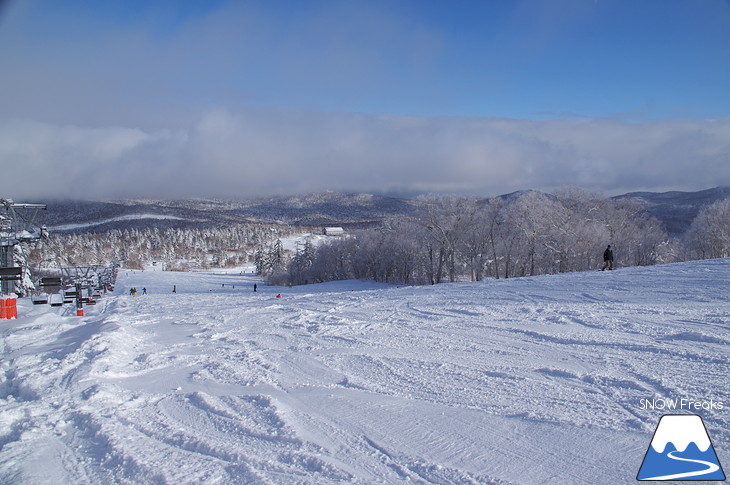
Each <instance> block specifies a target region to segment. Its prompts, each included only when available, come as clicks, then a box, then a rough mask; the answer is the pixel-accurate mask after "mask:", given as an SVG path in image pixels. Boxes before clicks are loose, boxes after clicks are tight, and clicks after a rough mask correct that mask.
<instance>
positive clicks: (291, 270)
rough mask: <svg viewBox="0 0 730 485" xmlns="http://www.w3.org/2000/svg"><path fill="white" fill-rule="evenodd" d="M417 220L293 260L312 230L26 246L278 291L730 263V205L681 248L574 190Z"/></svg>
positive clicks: (430, 212) (251, 227)
mask: <svg viewBox="0 0 730 485" xmlns="http://www.w3.org/2000/svg"><path fill="white" fill-rule="evenodd" d="M416 204H417V207H418V210H417V212H416V214H415V215H413V216H408V217H406V216H403V217H396V218H391V219H388V220H386V221H384V222H383V223H382V224H380V225H379V226H377V227H372V228H369V229H363V230H359V231H350V232H349V234H348V236H347V237H340V238H330V240H329V242H328V243H326V244H321V245H318V246H315V244H313V243H312V241H309V240H308V241H305V242H303V243H302V244H299V245H298V248H297V249H296V250H295V251H287V250H285V248H284V244H283V243H282V239H286V238H291V237H294V236H295V235H297V234H301V233H303V232H307V231H311V228H302V227H296V226H289V225H284V224H265V223H259V224H234V225H227V226H219V227H209V228H187V229H168V230H159V229H144V230H138V229H130V230H116V229H115V230H111V231H108V232H106V233H101V234H68V235H63V234H53V235H52V236H51V237H50V238H48V239H44V240H41V241H38V242H35V243H33V245H32V246H28V247H24V258H26V259H27V262H28V266H30V267H31V268H41V267H59V266H84V265H102V266H108V265H109V264H111V263H112V262H114V261H121V262H123V263H124V266H125V267H127V268H130V269H142V268H144V267H145V266H146V265H148V264H149V263H150V262H152V261H157V262H159V266H158V267H160V269H166V270H176V271H188V270H194V269H208V268H213V267H219V268H226V267H235V266H241V265H245V264H251V263H253V264H255V265H256V268H257V271H258V272H259V274H261V275H262V276H263V277H264V278H265V279H266V281H267V282H268V283H271V284H284V285H288V284H306V283H316V282H324V281H332V280H342V279H369V280H374V281H379V282H387V283H393V284H405V285H425V284H436V283H441V282H449V281H463V280H467V281H479V280H482V279H484V278H512V277H518V276H529V275H538V274H546V273H561V272H570V271H585V270H591V269H597V268H598V267H599V266H600V265H601V263H602V254H603V250H604V249H605V247H606V246H607V245H608V244H611V246H612V247H613V248H614V255H615V258H616V262H617V265H618V266H634V265H651V264H657V263H668V262H676V261H683V260H689V259H704V258H723V257H730V199H728V200H725V201H721V202H718V203H716V204H714V205H712V206H709V207H707V208H705V209H704V210H703V211H702V212H701V213H700V214H699V215H698V216H697V217H696V219H695V220H694V222H693V224H692V225H691V227H690V228H689V230H688V231H687V232H686V233H685V234H684V236H683V237H682V238H681V239H672V240H670V239H669V238H668V237H667V235H666V233H665V231H664V230H663V229H662V226H661V224H660V223H659V221H657V220H656V219H654V218H651V217H649V216H648V215H647V213H646V212H645V210H644V209H643V208H642V207H641V206H640V205H639V204H637V203H635V202H632V201H629V200H625V199H610V198H606V197H602V196H600V195H597V194H592V193H590V192H586V191H582V190H579V189H575V188H565V189H561V190H558V191H556V192H554V193H553V194H544V193H541V192H536V191H529V192H525V193H522V194H520V195H518V196H514V197H511V198H510V197H507V198H505V197H495V198H491V199H479V198H471V197H456V196H446V195H431V196H424V197H421V198H419V199H418V200H417V201H416Z"/></svg>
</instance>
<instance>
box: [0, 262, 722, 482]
mask: <svg viewBox="0 0 730 485" xmlns="http://www.w3.org/2000/svg"><path fill="white" fill-rule="evenodd" d="M683 268H684V267H683ZM702 268H706V269H707V271H705V270H704V269H698V270H694V271H692V270H686V272H685V273H684V274H683V276H684V277H686V279H685V280H683V281H674V280H671V279H669V278H668V275H669V274H670V273H669V270H668V269H664V268H663V267H655V268H653V271H654V272H653V273H652V272H649V271H648V270H645V269H641V268H639V269H636V270H633V271H634V272H635V273H636V274H634V273H629V272H628V271H621V272H616V274H611V275H610V278H611V279H610V280H609V279H607V278H604V276H606V275H605V274H602V273H598V275H596V273H595V272H591V273H590V274H572V275H557V276H544V277H537V278H525V279H521V280H509V281H504V280H500V281H490V282H483V283H479V284H462V283H458V284H449V285H438V286H436V287H418V288H394V287H385V286H378V287H367V285H362V284H360V283H357V282H350V283H347V282H345V283H340V284H339V286H337V285H322V286H318V285H314V286H311V287H301V288H289V289H276V288H266V287H260V288H259V291H258V292H257V293H253V292H251V291H245V290H239V289H234V288H233V284H232V283H233V282H235V284H236V288H246V289H248V288H249V287H252V281H253V280H250V279H246V278H245V277H244V278H242V280H241V281H238V280H235V281H234V277H232V276H227V277H226V280H225V283H226V285H228V286H224V287H222V288H219V287H221V285H220V284H218V283H217V282H216V281H217V280H216V276H215V275H196V274H174V275H171V274H167V273H157V274H154V273H147V272H145V273H140V272H131V273H129V275H127V276H125V278H126V279H124V278H122V279H121V281H120V282H119V286H120V287H124V286H130V287H131V286H136V287H146V288H148V289H149V290H150V292H149V293H150V294H148V295H145V296H138V297H131V296H127V295H118V296H110V297H106V298H103V299H102V300H101V302H100V304H99V305H97V307H96V308H93V309H89V310H88V316H87V317H85V318H83V319H75V317H68V316H64V315H62V314H61V315H57V314H53V313H42V312H41V311H40V309H35V308H32V307H29V309H28V312H29V313H30V316H28V317H26V318H22V319H19V320H17V321H15V322H12V323H9V324H8V325H7V326H5V327H4V329H3V334H2V335H3V339H2V347H1V349H2V352H3V357H4V358H3V362H2V367H1V368H0V371H1V372H0V407H2V413H0V470H2V471H0V481H2V482H4V483H28V482H34V483H44V482H45V483H50V482H65V483H100V482H104V483H156V484H163V483H292V482H295V483H303V484H322V483H342V482H347V483H393V482H399V481H411V482H414V483H457V484H468V483H479V484H491V485H506V484H507V485H509V484H514V483H528V484H529V483H595V481H596V477H600V478H603V479H606V480H608V481H613V482H621V481H622V480H623V478H625V477H624V472H625V470H627V469H629V470H630V469H632V467H635V466H638V462H639V461H640V458H641V454H642V453H643V450H642V447H645V446H646V444H645V442H644V441H645V439H646V435H647V433H650V430H651V429H650V428H651V427H652V426H653V424H654V423H655V421H656V418H657V415H656V411H651V410H646V409H641V407H640V406H639V400H640V399H642V398H651V397H685V396H687V397H697V398H704V397H710V396H711V397H713V398H714V399H715V400H720V401H724V402H726V403H728V402H730V394H728V393H729V392H730V390H728V387H727V385H726V384H727V377H726V370H727V367H728V365H729V364H730V355H729V354H728V351H727V343H728V342H730V329H729V328H728V326H727V322H728V316H730V307H729V306H728V305H730V301H729V300H728V297H727V294H728V293H729V292H728V291H727V290H728V284H727V283H726V281H727V280H728V279H729V278H727V270H726V269H724V267H723V266H717V265H715V264H712V263H705V266H703V267H702ZM717 274H720V276H717ZM172 278H174V280H173V279H172ZM667 281H672V284H671V285H667V284H666V282H667ZM173 282H174V284H176V285H177V288H178V293H177V294H171V293H169V288H171V287H172V283H173ZM606 282H608V284H606ZM723 282H724V283H723ZM229 283H231V284H229ZM708 284H710V286H708ZM347 285H350V286H352V287H353V288H352V289H354V290H356V291H351V288H348V286H347ZM723 285H724V286H723ZM632 287H637V288H638V290H637V291H633V289H632ZM698 288H699V289H698ZM279 292H281V293H282V295H283V297H282V298H275V295H276V294H277V293H279ZM669 294H673V295H674V296H675V298H674V299H673V300H671V301H666V300H665V299H664V298H665V297H666V296H667V295H669ZM102 302H103V303H102ZM706 420H707V422H709V423H710V424H711V425H713V426H714V427H715V429H718V430H719V431H718V432H717V434H716V435H715V438H716V440H717V441H718V442H722V441H723V439H724V441H725V442H727V438H728V437H729V436H728V431H727V430H728V429H729V427H728V422H727V420H726V419H724V418H723V417H722V416H720V415H710V416H708V417H707V419H706ZM40 463H43V465H44V466H43V467H39V466H38V464H40ZM629 475H631V474H629ZM48 477H50V479H48Z"/></svg>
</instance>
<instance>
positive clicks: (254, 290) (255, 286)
mask: <svg viewBox="0 0 730 485" xmlns="http://www.w3.org/2000/svg"><path fill="white" fill-rule="evenodd" d="M257 288H258V285H256V283H254V284H253V292H254V293H256V289H257Z"/></svg>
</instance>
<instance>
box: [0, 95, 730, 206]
mask: <svg viewBox="0 0 730 485" xmlns="http://www.w3.org/2000/svg"><path fill="white" fill-rule="evenodd" d="M0 159H2V160H4V161H6V162H11V163H6V165H7V166H6V167H4V169H3V171H4V176H3V178H2V182H0V189H1V190H2V193H3V196H5V197H10V196H14V197H21V198H22V197H25V198H37V197H48V196H51V197H57V196H58V197H63V196H69V195H72V196H74V197H88V198H119V197H160V198H182V197H191V196H199V197H211V196H220V197H236V196H250V195H262V194H271V193H297V192H310V191H318V190H325V189H331V190H341V191H370V192H388V193H413V192H430V191H434V192H453V193H473V194H481V195H495V194H497V193H505V192H508V191H511V190H518V189H524V188H535V189H542V190H550V189H552V188H555V187H560V186H565V185H576V186H580V187H583V188H586V189H591V190H598V191H602V192H606V193H620V192H626V191H632V190H642V189H645V188H651V189H653V190H656V189H661V188H663V189H680V190H681V189H687V190H694V189H702V188H707V187H711V186H717V185H726V184H730V172H729V171H727V170H726V169H725V168H726V167H728V166H730V120H728V119H724V120H714V121H713V120H684V121H647V122H643V123H631V122H626V121H621V120H615V119H577V120H518V119H501V118H470V117H410V116H393V115H391V116H388V115H371V114H354V113H339V114H338V113H321V112H306V111H293V110H288V111H287V110H275V109H252V110H248V111H240V112H233V111H231V110H227V109H217V110H210V111H208V112H206V113H205V114H203V115H201V116H200V117H198V118H197V119H194V120H192V121H191V122H190V123H189V124H188V125H187V127H177V128H169V129H155V130H144V129H141V128H134V127H117V126H108V127H102V128H99V127H83V126H75V125H66V124H54V123H49V122H35V121H23V120H3V121H0ZM723 167H725V168H723ZM718 174H725V175H724V176H723V175H721V176H720V177H719V178H718ZM678 181H681V183H678Z"/></svg>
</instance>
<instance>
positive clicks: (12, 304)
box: [7, 298, 18, 319]
mask: <svg viewBox="0 0 730 485" xmlns="http://www.w3.org/2000/svg"><path fill="white" fill-rule="evenodd" d="M17 301H18V299H17V298H8V310H7V312H8V319H11V318H18V307H17Z"/></svg>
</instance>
